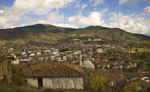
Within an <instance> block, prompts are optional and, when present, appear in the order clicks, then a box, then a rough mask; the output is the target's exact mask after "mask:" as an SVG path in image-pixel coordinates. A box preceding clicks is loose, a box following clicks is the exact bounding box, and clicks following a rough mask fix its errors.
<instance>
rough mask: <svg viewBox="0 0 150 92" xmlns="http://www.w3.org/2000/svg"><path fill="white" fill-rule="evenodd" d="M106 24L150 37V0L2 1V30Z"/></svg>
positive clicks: (0, 20)
mask: <svg viewBox="0 0 150 92" xmlns="http://www.w3.org/2000/svg"><path fill="white" fill-rule="evenodd" d="M38 23H41V24H51V25H55V26H60V27H71V28H84V27H87V26H104V27H109V28H120V29H123V30H126V31H128V32H131V33H137V34H145V35H149V36H150V0H0V29H6V28H14V27H21V26H27V25H34V24H38Z"/></svg>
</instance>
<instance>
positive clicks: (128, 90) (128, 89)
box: [123, 82, 138, 92]
mask: <svg viewBox="0 0 150 92" xmlns="http://www.w3.org/2000/svg"><path fill="white" fill-rule="evenodd" d="M123 92H138V84H137V82H133V83H130V84H129V85H128V86H125V87H124V91H123Z"/></svg>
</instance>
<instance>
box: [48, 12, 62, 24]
mask: <svg viewBox="0 0 150 92" xmlns="http://www.w3.org/2000/svg"><path fill="white" fill-rule="evenodd" d="M63 19H64V16H63V15H62V14H59V11H54V12H52V13H50V14H49V15H47V16H46V20H47V21H49V22H51V23H56V22H59V21H63Z"/></svg>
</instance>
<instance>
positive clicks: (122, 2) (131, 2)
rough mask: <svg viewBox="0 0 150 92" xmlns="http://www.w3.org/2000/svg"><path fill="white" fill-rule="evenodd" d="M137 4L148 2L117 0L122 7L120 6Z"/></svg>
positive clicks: (143, 0)
mask: <svg viewBox="0 0 150 92" xmlns="http://www.w3.org/2000/svg"><path fill="white" fill-rule="evenodd" d="M138 2H150V0H119V5H122V4H136V3H138Z"/></svg>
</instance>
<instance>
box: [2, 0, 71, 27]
mask: <svg viewBox="0 0 150 92" xmlns="http://www.w3.org/2000/svg"><path fill="white" fill-rule="evenodd" d="M71 2H74V0H15V1H14V3H13V5H12V6H10V7H5V6H3V8H4V9H3V10H0V20H1V22H0V28H1V29H3V28H9V27H12V26H13V25H15V24H16V23H20V22H28V20H26V18H24V16H28V17H29V16H30V15H36V16H38V17H40V16H41V15H42V16H45V15H47V14H49V15H47V20H50V19H51V21H53V22H54V21H55V20H54V19H56V22H57V21H59V20H58V18H60V20H63V16H62V15H57V12H52V14H50V12H51V11H54V9H56V10H59V9H60V8H66V7H67V6H68V5H69V4H70V3H71ZM49 16H50V17H53V18H54V19H52V18H50V17H49ZM56 17H58V18H56ZM32 21H33V20H32ZM39 21H41V20H39ZM24 24H26V23H24Z"/></svg>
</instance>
